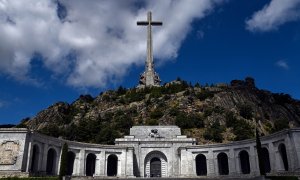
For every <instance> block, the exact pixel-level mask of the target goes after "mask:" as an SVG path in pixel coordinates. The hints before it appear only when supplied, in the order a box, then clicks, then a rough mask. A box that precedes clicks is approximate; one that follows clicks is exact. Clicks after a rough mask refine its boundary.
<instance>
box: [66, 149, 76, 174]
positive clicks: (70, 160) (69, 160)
mask: <svg viewBox="0 0 300 180" xmlns="http://www.w3.org/2000/svg"><path fill="white" fill-rule="evenodd" d="M75 157H76V154H75V153H74V152H73V151H69V152H68V153H67V174H66V175H68V176H71V175H72V174H73V169H74V162H75Z"/></svg>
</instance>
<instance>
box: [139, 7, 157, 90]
mask: <svg viewBox="0 0 300 180" xmlns="http://www.w3.org/2000/svg"><path fill="white" fill-rule="evenodd" d="M137 25H138V26H148V27H147V28H148V31H147V59H146V66H145V72H143V73H142V74H141V75H140V80H139V85H138V87H140V88H142V87H146V86H160V82H161V80H160V78H159V76H158V73H156V72H155V71H154V62H153V48H152V26H162V22H159V21H152V13H151V12H148V14H147V21H138V22H137Z"/></svg>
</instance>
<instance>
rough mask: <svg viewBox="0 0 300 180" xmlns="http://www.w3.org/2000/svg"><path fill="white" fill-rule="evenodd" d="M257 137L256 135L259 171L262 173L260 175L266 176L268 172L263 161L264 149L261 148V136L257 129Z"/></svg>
mask: <svg viewBox="0 0 300 180" xmlns="http://www.w3.org/2000/svg"><path fill="white" fill-rule="evenodd" d="M255 135H256V150H257V157H258V165H259V171H260V175H262V176H265V175H266V172H265V167H264V161H263V159H262V148H261V142H260V136H259V132H258V129H257V128H256V132H255Z"/></svg>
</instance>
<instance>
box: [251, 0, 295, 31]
mask: <svg viewBox="0 0 300 180" xmlns="http://www.w3.org/2000/svg"><path fill="white" fill-rule="evenodd" d="M299 19H300V0H272V1H271V2H270V3H269V4H268V5H266V6H265V7H264V8H263V9H262V10H260V11H257V12H255V13H254V14H253V15H252V17H251V19H249V20H247V21H246V28H247V29H248V30H249V31H261V32H264V31H271V30H276V29H278V28H279V26H281V25H283V24H285V23H287V22H291V21H296V20H299Z"/></svg>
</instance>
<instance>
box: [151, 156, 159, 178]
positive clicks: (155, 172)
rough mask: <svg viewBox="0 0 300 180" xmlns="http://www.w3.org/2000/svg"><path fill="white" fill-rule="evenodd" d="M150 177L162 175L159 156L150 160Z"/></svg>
mask: <svg viewBox="0 0 300 180" xmlns="http://www.w3.org/2000/svg"><path fill="white" fill-rule="evenodd" d="M150 177H161V161H160V159H159V158H157V157H154V158H152V159H151V161H150Z"/></svg>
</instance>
